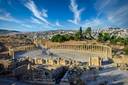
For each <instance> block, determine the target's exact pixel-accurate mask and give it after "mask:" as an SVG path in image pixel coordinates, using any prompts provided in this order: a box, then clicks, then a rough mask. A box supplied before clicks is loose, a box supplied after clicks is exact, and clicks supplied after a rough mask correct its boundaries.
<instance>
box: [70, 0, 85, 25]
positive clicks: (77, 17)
mask: <svg viewBox="0 0 128 85" xmlns="http://www.w3.org/2000/svg"><path fill="white" fill-rule="evenodd" d="M69 8H70V10H71V11H72V12H73V14H74V19H73V20H68V21H69V22H72V23H74V24H79V23H80V20H81V17H80V16H81V13H82V12H83V10H84V9H83V8H82V9H78V5H77V3H76V2H75V0H71V3H70V6H69Z"/></svg>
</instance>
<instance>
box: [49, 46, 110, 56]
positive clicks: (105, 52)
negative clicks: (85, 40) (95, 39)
mask: <svg viewBox="0 0 128 85" xmlns="http://www.w3.org/2000/svg"><path fill="white" fill-rule="evenodd" d="M48 47H49V48H51V49H71V50H78V51H85V52H90V53H92V54H93V53H94V54H98V55H99V57H112V49H111V47H109V46H105V45H90V44H88V45H87V44H86V45H63V44H62V45H61V44H59V45H51V46H48Z"/></svg>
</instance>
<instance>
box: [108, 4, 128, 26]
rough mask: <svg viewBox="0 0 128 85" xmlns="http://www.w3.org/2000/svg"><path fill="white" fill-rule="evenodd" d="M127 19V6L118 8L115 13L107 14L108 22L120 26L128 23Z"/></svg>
mask: <svg viewBox="0 0 128 85" xmlns="http://www.w3.org/2000/svg"><path fill="white" fill-rule="evenodd" d="M127 17H128V6H127V5H124V6H122V7H120V8H119V9H118V10H117V11H113V12H109V13H108V20H110V21H111V22H114V23H117V22H120V24H121V23H125V22H128V20H127Z"/></svg>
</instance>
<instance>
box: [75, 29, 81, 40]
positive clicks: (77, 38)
mask: <svg viewBox="0 0 128 85" xmlns="http://www.w3.org/2000/svg"><path fill="white" fill-rule="evenodd" d="M74 39H75V40H82V39H83V33H82V27H80V29H79V31H78V32H76V33H75V37H74Z"/></svg>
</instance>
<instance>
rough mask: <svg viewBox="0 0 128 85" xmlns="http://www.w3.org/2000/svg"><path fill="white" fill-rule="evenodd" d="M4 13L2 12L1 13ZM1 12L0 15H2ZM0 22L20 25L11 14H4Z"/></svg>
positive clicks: (0, 17) (0, 16)
mask: <svg viewBox="0 0 128 85" xmlns="http://www.w3.org/2000/svg"><path fill="white" fill-rule="evenodd" d="M1 12H2V11H1ZM1 12H0V13H1ZM0 20H3V21H8V22H15V23H20V21H19V20H17V19H15V18H14V17H12V16H11V14H10V13H8V12H4V13H3V15H0Z"/></svg>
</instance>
